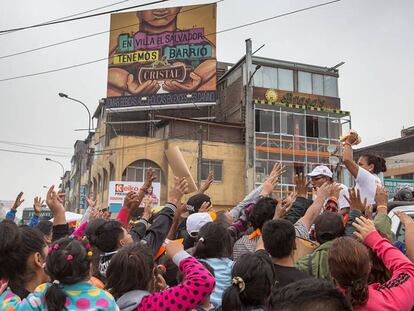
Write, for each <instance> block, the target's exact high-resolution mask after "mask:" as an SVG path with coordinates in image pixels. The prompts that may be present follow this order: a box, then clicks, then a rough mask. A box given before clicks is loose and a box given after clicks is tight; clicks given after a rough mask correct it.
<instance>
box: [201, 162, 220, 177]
mask: <svg viewBox="0 0 414 311" xmlns="http://www.w3.org/2000/svg"><path fill="white" fill-rule="evenodd" d="M210 172H213V174H214V180H215V181H223V161H220V160H206V159H203V160H202V161H201V180H207V178H208V174H209V173H210Z"/></svg>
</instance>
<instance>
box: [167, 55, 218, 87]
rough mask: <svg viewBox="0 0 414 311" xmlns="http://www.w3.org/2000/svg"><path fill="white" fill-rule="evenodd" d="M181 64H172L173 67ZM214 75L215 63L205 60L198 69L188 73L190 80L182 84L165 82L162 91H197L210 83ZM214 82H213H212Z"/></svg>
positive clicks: (173, 81) (171, 81)
mask: <svg viewBox="0 0 414 311" xmlns="http://www.w3.org/2000/svg"><path fill="white" fill-rule="evenodd" d="M180 64H182V63H180V62H178V63H174V64H173V65H180ZM215 74H216V62H215V60H212V59H211V60H206V61H204V62H202V63H201V64H200V65H198V67H196V68H195V69H194V71H193V72H192V73H190V80H188V79H186V80H185V81H184V82H178V81H175V80H166V81H165V82H164V85H163V89H164V90H165V91H167V92H170V93H177V92H178V93H179V92H182V91H185V92H191V91H195V90H199V89H200V88H202V87H203V86H204V85H205V84H207V83H208V82H210V81H212V80H213V79H212V78H213V77H214V76H215ZM213 82H214V83H215V82H216V81H215V80H214V81H213Z"/></svg>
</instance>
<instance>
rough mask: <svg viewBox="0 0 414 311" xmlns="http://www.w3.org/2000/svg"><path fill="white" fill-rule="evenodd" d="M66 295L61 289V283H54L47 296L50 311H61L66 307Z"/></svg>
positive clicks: (46, 301)
mask: <svg viewBox="0 0 414 311" xmlns="http://www.w3.org/2000/svg"><path fill="white" fill-rule="evenodd" d="M65 302H66V294H65V293H64V292H63V291H62V290H61V289H60V286H59V282H58V281H54V282H53V284H52V286H50V287H49V288H48V289H47V291H46V294H45V303H46V307H47V310H48V311H61V310H63V309H64V307H65Z"/></svg>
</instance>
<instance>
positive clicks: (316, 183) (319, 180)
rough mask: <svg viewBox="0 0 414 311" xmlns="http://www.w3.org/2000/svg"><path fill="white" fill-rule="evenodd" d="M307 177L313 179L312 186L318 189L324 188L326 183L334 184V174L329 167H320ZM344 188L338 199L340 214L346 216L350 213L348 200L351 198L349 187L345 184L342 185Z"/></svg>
mask: <svg viewBox="0 0 414 311" xmlns="http://www.w3.org/2000/svg"><path fill="white" fill-rule="evenodd" d="M307 176H309V177H310V178H311V181H312V186H313V187H314V188H315V189H317V188H319V187H320V186H322V185H323V184H324V183H326V182H328V183H333V182H334V180H333V178H332V176H333V174H332V171H331V170H330V169H329V167H327V166H324V165H319V166H317V167H315V168H314V169H313V171H312V172H310V173H309V174H308V175H307ZM340 187H341V188H342V190H341V192H340V193H339V197H338V210H339V211H338V212H339V213H340V214H341V215H345V214H347V213H348V212H349V203H348V201H347V200H346V198H348V196H349V192H348V187H347V186H345V185H344V184H340Z"/></svg>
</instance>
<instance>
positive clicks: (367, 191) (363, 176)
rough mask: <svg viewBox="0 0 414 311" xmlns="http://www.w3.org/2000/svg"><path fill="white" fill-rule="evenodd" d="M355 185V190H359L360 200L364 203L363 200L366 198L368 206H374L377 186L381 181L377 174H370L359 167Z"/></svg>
mask: <svg viewBox="0 0 414 311" xmlns="http://www.w3.org/2000/svg"><path fill="white" fill-rule="evenodd" d="M355 183H356V185H355V188H357V189H359V193H360V195H361V200H362V201H364V199H365V198H367V203H368V204H375V193H376V192H377V186H378V185H382V183H381V179H379V177H378V176H377V174H371V173H370V172H368V171H367V170H365V169H363V168H362V167H359V168H358V175H357V177H356V178H355Z"/></svg>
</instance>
